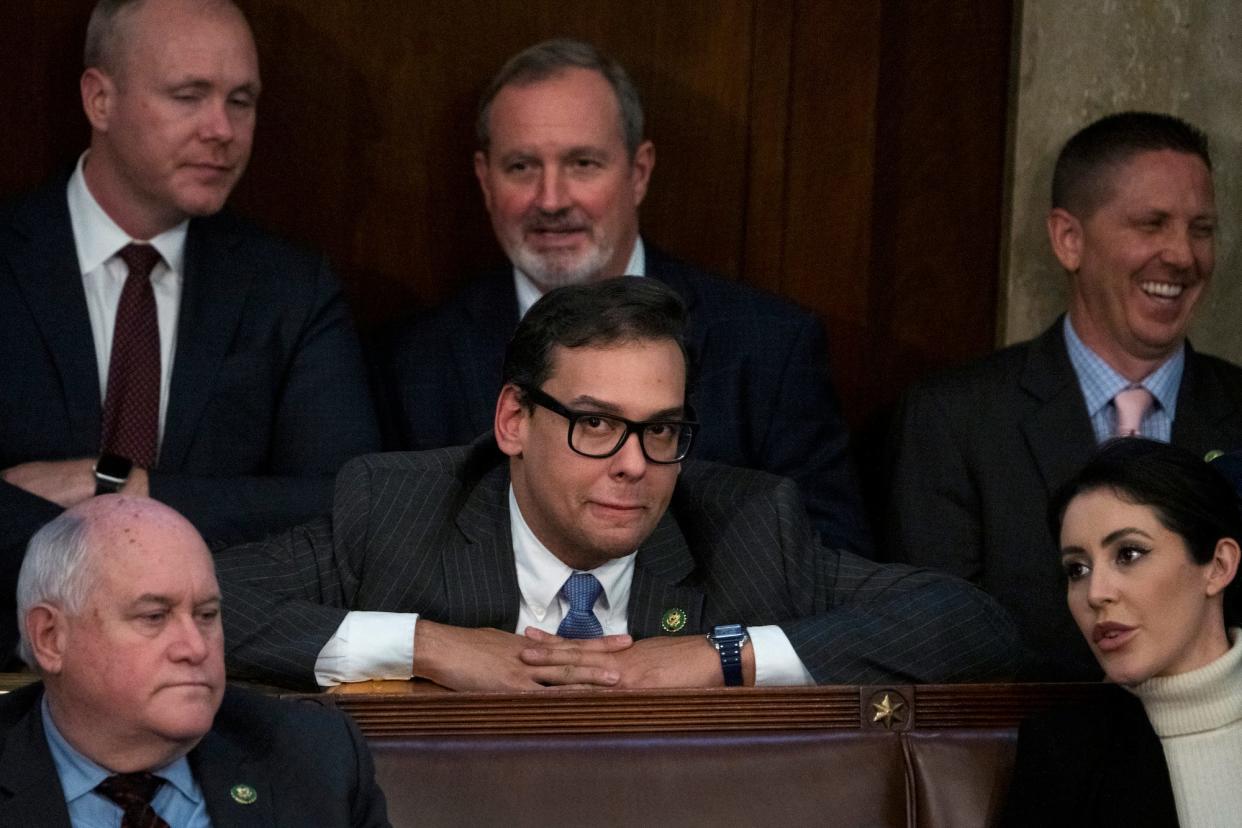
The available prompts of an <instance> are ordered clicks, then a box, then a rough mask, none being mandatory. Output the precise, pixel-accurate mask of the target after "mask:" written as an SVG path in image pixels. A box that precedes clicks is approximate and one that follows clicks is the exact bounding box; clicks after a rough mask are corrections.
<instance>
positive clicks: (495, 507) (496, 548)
mask: <svg viewBox="0 0 1242 828" xmlns="http://www.w3.org/2000/svg"><path fill="white" fill-rule="evenodd" d="M457 527H458V529H460V530H461V533H462V536H463V537H464V538H465V543H464V544H461V545H457V544H446V545H445V549H444V551H443V553H442V560H443V562H444V575H445V594H446V596H447V600H448V608H449V623H452V624H456V625H458V626H462V627H494V628H496V629H500V630H504V631H506V632H513V631H514V630H515V629H516V628H517V621H518V602H519V596H518V585H517V568H516V564H515V563H514V558H513V535H512V533H511V531H510V528H509V471H508V466H507V464H506V463H505V462H500V463H498V464H497V465H496V466H495V467H494V468H492V469H491V470H490V471H488V472H487V473H486V474H485V475H484V476H483V477H482V478H481V479H480V480H479V482H478V484H477V485H476V486H475V487H474V489H473V490H472V491H471V492H470V494H469V495H468V497H467V499H466V502H465V504H464V505H463V506H462V509H461V511H460V512H458V515H457Z"/></svg>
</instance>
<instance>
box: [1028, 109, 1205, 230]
mask: <svg viewBox="0 0 1242 828" xmlns="http://www.w3.org/2000/svg"><path fill="white" fill-rule="evenodd" d="M1153 150H1173V151H1175V152H1184V153H1186V154H1188V155H1194V156H1197V157H1199V158H1200V159H1202V160H1203V163H1204V164H1206V165H1207V168H1208V169H1209V170H1210V169H1212V158H1211V156H1210V155H1209V154H1208V139H1207V136H1206V135H1204V134H1203V133H1202V132H1201V131H1200V130H1198V129H1197V128H1195V127H1194V126H1191V125H1190V124H1188V123H1187V122H1185V121H1183V120H1182V119H1181V118H1175V117H1173V116H1172V115H1163V114H1160V113H1157V112H1119V113H1117V114H1115V115H1108V116H1106V117H1104V118H1100V119H1099V120H1098V121H1096V122H1095V123H1092V124H1090V125H1089V126H1086V127H1083V128H1082V129H1081V130H1079V131H1078V132H1077V133H1075V134H1074V136H1073V137H1072V138H1070V139H1069V140H1068V141H1066V142H1065V146H1064V147H1062V149H1061V154H1060V155H1058V156H1057V164H1056V168H1055V169H1054V170H1053V173H1052V206H1053V207H1061V208H1063V209H1065V210H1068V211H1069V212H1071V213H1073V214H1074V215H1075V216H1078V217H1079V218H1087V217H1088V216H1090V215H1091V214H1092V213H1093V212H1095V210H1096V208H1098V207H1099V206H1100V205H1101V204H1103V203H1104V202H1105V201H1106V200H1107V199H1108V195H1109V193H1108V191H1109V185H1110V183H1111V181H1110V178H1109V175H1110V174H1111V173H1112V172H1113V171H1114V170H1115V169H1116V167H1118V166H1119V165H1121V164H1123V163H1125V162H1126V161H1129V160H1130V158H1131V157H1132V156H1134V155H1136V154H1138V153H1140V152H1148V151H1153Z"/></svg>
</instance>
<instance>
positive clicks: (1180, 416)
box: [1173, 342, 1242, 454]
mask: <svg viewBox="0 0 1242 828" xmlns="http://www.w3.org/2000/svg"><path fill="white" fill-rule="evenodd" d="M1204 367H1205V362H1204V361H1203V360H1202V359H1201V358H1200V357H1199V355H1198V354H1197V353H1195V350H1194V348H1192V347H1191V346H1190V343H1189V342H1187V343H1186V367H1185V369H1184V371H1183V373H1182V384H1181V387H1180V388H1179V389H1178V391H1177V416H1176V417H1175V418H1174V420H1173V443H1174V444H1175V445H1178V446H1182V447H1183V448H1186V449H1188V450H1190V451H1192V452H1195V453H1196V454H1202V453H1204V452H1207V451H1210V450H1212V449H1220V450H1221V451H1234V450H1236V449H1239V448H1242V446H1237V445H1216V441H1219V440H1220V439H1221V432H1222V431H1226V430H1227V429H1225V428H1223V424H1224V423H1229V422H1234V423H1236V422H1237V421H1238V408H1237V405H1236V403H1235V398H1234V395H1233V394H1232V393H1231V392H1230V391H1229V390H1227V389H1225V388H1222V387H1221V383H1220V380H1219V378H1218V377H1217V376H1216V375H1215V374H1213V373H1211V372H1210V371H1207V370H1204Z"/></svg>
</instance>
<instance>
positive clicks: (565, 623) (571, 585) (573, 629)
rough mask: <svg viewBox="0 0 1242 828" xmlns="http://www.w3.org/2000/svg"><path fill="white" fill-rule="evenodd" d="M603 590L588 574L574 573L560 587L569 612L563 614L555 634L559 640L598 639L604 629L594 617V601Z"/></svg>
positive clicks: (593, 577)
mask: <svg viewBox="0 0 1242 828" xmlns="http://www.w3.org/2000/svg"><path fill="white" fill-rule="evenodd" d="M603 590H604V588H603V587H602V586H600V583H599V581H597V580H596V579H595V576H594V575H592V574H591V573H589V572H575V573H574V574H573V575H570V576H569V579H568V580H566V581H565V586H563V587H561V596H562V597H563V598H564V599H565V600H566V601H568V602H569V612H568V613H566V614H565V618H564V620H562V621H561V625H560V626H559V627H557V628H556V634H557V635H559V636H560V637H561V638H599V637H600V636H601V635H603V634H604V628H603V627H602V626H601V625H600V623H599V619H598V618H596V617H595V612H594V611H593V610H594V607H595V600H596V599H597V598H599V594H600V593H601V592H603Z"/></svg>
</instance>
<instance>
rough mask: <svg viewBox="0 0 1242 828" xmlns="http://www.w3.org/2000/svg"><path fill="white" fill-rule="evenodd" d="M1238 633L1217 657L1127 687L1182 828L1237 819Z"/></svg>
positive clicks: (1241, 643) (1240, 734) (1241, 664)
mask: <svg viewBox="0 0 1242 828" xmlns="http://www.w3.org/2000/svg"><path fill="white" fill-rule="evenodd" d="M1239 633H1242V630H1239V629H1237V628H1234V629H1230V630H1229V640H1230V642H1232V643H1231V645H1230V647H1229V650H1228V652H1226V653H1225V654H1224V655H1223V656H1221V657H1220V658H1218V659H1216V660H1215V661H1213V662H1212V663H1211V664H1207V665H1205V666H1203V667H1200V668H1199V669H1197V670H1191V671H1190V672H1189V673H1182V674H1180V675H1176V676H1166V677H1164V678H1153V679H1148V680H1147V681H1144V682H1142V683H1141V684H1137V685H1135V686H1134V687H1132V688H1129V689H1130V690H1131V692H1133V693H1134V694H1135V695H1136V696H1138V697H1139V699H1140V700H1141V701H1142V702H1143V709H1144V710H1145V711H1147V718H1148V719H1149V720H1150V721H1151V725H1152V728H1153V729H1154V730H1155V731H1156V735H1157V736H1159V737H1160V744H1161V745H1162V746H1163V747H1164V758H1165V761H1166V762H1167V763H1168V765H1169V781H1170V782H1172V784H1173V799H1174V801H1175V802H1176V803H1177V819H1178V822H1180V823H1181V824H1182V826H1183V828H1199V827H1200V826H1216V825H1220V826H1237V825H1238V824H1239V819H1242V780H1240V778H1239V773H1242V635H1240V634H1239Z"/></svg>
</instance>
